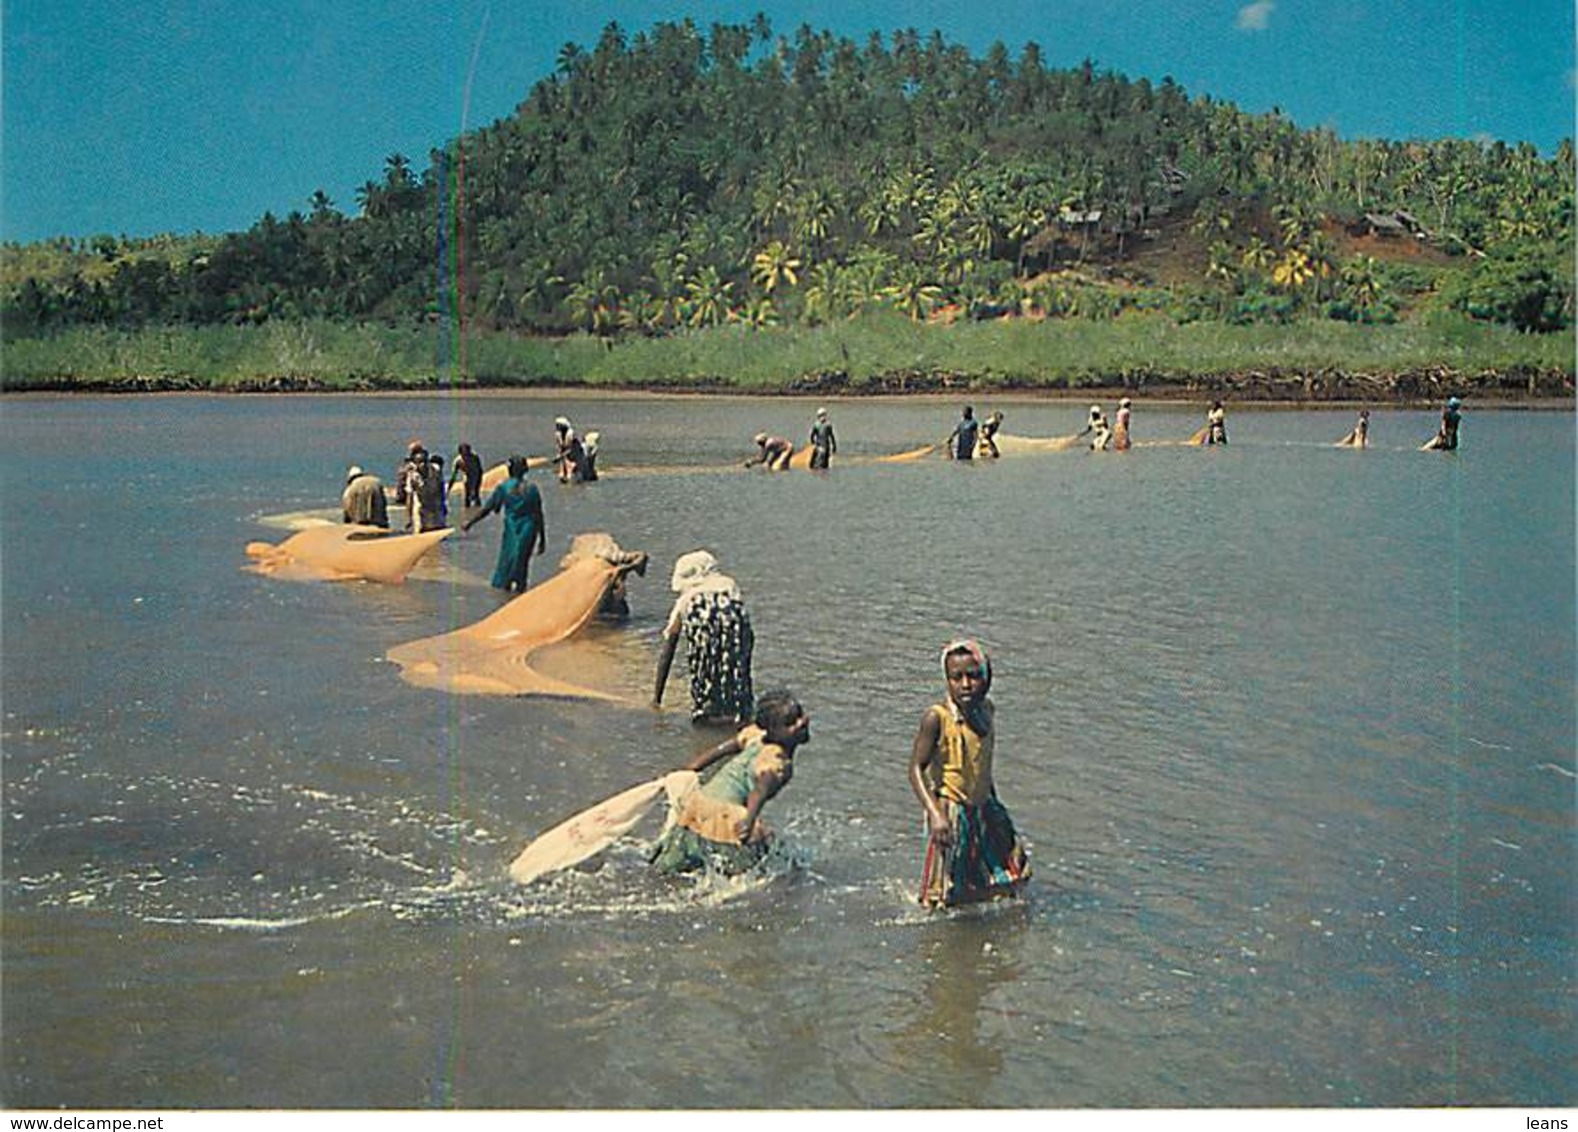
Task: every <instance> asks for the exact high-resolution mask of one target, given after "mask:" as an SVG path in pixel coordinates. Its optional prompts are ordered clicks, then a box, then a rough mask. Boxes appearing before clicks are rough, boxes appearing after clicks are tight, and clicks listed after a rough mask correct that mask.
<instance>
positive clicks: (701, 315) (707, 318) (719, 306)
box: [685, 263, 734, 326]
mask: <svg viewBox="0 0 1578 1132" xmlns="http://www.w3.org/2000/svg"><path fill="white" fill-rule="evenodd" d="M733 290H734V284H733V283H732V282H730V281H728V280H725V279H724V278H723V277H722V276H720V275H719V274H718V269H717V268H716V267H713V266H712V264H710V263H709V264H707V265H706V266H705V267H703V268H701V270H699V271H697V272H696V273H695V274H694V275H692V276H691V277H690V279H688V280H687V281H686V283H685V294H686V308H687V317H686V321H687V322H688V323H689V324H690V325H691V326H717V325H718V324H720V323H722V322H724V321H725V320H726V319H727V318H728V317H729V309H730V308H729V299H730V293H731V292H732V291H733Z"/></svg>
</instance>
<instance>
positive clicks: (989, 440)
mask: <svg viewBox="0 0 1578 1132" xmlns="http://www.w3.org/2000/svg"><path fill="white" fill-rule="evenodd" d="M1002 427H1003V414H1002V413H1001V412H999V411H997V410H995V409H994V410H993V411H992V413H991V415H990V416H988V417H987V418H986V419H985V420H984V421H982V422H981V439H980V441H979V443H978V444H977V446H976V454H977V455H979V456H982V457H990V458H991V459H993V460H995V459H997V458H998V457H999V456H1001V455H1002V453H1001V452H999V451H998V450H997V430H998V429H1000V428H1002Z"/></svg>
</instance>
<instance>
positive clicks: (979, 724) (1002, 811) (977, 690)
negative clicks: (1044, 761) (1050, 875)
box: [909, 640, 1030, 907]
mask: <svg viewBox="0 0 1578 1132" xmlns="http://www.w3.org/2000/svg"><path fill="white" fill-rule="evenodd" d="M941 660H942V672H943V681H944V684H945V686H946V688H947V696H946V698H945V699H944V700H943V701H942V702H941V703H938V704H933V705H932V706H931V707H929V708H927V709H926V714H925V715H923V716H921V721H920V728H919V730H918V731H917V732H916V734H915V744H914V749H913V750H912V752H911V755H910V770H909V780H910V788H911V789H912V790H914V792H915V797H916V798H918V799H919V800H920V804H921V809H922V810H923V811H924V812H925V815H926V863H925V867H924V868H923V870H922V873H921V893H920V902H921V903H922V904H925V905H927V906H928V907H939V906H940V907H952V906H954V905H958V904H971V903H975V902H978V901H982V900H992V899H995V898H997V897H1000V896H1015V895H1018V893H1019V890H1020V888H1021V887H1022V886H1023V884H1024V882H1025V881H1026V880H1028V879H1029V877H1030V861H1029V859H1028V858H1027V857H1026V855H1025V851H1024V847H1023V846H1022V845H1021V844H1020V843H1019V837H1018V835H1017V834H1016V833H1015V832H1014V823H1013V819H1012V818H1011V817H1009V814H1008V810H1007V809H1006V808H1005V807H1004V806H1003V804H1002V803H1001V802H999V801H998V800H997V788H996V785H995V784H994V782H993V780H992V754H993V748H994V746H995V743H996V734H997V733H996V730H995V726H994V724H995V722H996V721H995V709H994V707H993V705H992V701H991V700H990V699H989V698H988V696H987V693H988V692H989V691H990V690H991V686H992V662H991V660H990V659H989V658H988V657H987V655H986V651H985V650H984V649H983V648H981V646H980V645H979V644H977V643H976V642H975V641H971V640H959V641H953V642H952V643H950V644H948V645H947V646H946V647H945V648H944V649H943V650H942V657H941Z"/></svg>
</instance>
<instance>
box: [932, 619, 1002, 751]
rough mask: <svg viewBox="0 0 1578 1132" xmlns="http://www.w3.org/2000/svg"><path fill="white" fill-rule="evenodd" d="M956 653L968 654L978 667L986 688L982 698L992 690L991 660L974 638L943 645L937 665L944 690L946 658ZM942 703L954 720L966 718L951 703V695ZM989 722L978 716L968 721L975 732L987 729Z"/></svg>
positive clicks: (957, 707) (987, 718) (946, 684)
mask: <svg viewBox="0 0 1578 1132" xmlns="http://www.w3.org/2000/svg"><path fill="white" fill-rule="evenodd" d="M956 652H963V653H969V655H970V659H971V660H973V661H975V663H976V664H978V665H980V668H981V676H982V678H983V679H984V680H985V681H986V687H985V689H983V691H982V693H981V695H982V696H983V697H984V696H985V695H986V693H987V692H990V691H991V690H992V659H991V657H989V656H987V655H986V650H985V649H984V648H982V647H981V642H979V641H977V640H976V639H975V638H974V637H961V638H959V639H958V640H954V641H949V642H948V643H947V644H946V645H943V647H942V653H941V655H940V656H939V657H938V658H937V659H938V663H939V664H940V665H941V666H942V683H943V688H944V689H945V690H946V689H947V687H948V657H949V656H950V655H952V654H953V653H956ZM943 702H944V703H946V704H947V705H948V710H949V711H950V712H951V713H952V714H953V717H954V718H955V719H965V718H966V716H965V715H964V712H963V710H962V709H961V708H960V707H959V705H958V704H956V703H954V702H953V696H952V694H948V695H946V696H945V697H944V700H943ZM971 715H972V716H976V713H973V712H972V713H971ZM990 722H991V721H990V717H986V718H985V719H984V720H983V719H981V718H979V717H978V716H976V717H975V718H970V719H969V723H970V725H971V726H972V727H975V728H976V729H977V730H982V729H984V728H985V727H989V726H990Z"/></svg>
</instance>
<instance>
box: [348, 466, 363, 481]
mask: <svg viewBox="0 0 1578 1132" xmlns="http://www.w3.org/2000/svg"><path fill="white" fill-rule="evenodd" d="M361 474H362V466H361V465H360V464H352V465H351V466H350V467H349V468H346V469H345V482H346V483H350V482H351V481H352V480H353V479H355V478H356V477H357V476H359V475H361Z"/></svg>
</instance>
